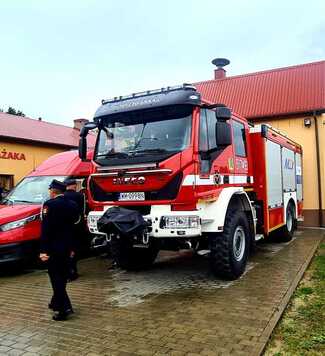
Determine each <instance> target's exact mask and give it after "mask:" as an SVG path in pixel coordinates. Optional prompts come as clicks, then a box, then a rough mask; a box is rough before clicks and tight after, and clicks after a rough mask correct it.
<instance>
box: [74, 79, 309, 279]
mask: <svg viewBox="0 0 325 356" xmlns="http://www.w3.org/2000/svg"><path fill="white" fill-rule="evenodd" d="M94 128H97V129H98V137H97V144H96V149H95V152H94V157H93V161H94V165H95V169H94V173H93V174H91V176H90V177H89V181H88V190H89V200H90V202H91V205H92V206H93V207H94V209H93V211H91V212H90V214H89V216H88V226H89V229H90V231H91V232H92V233H94V234H96V235H102V236H103V238H105V239H106V240H107V241H108V242H110V244H111V247H112V251H113V254H114V258H115V259H116V260H117V262H118V263H119V265H120V266H121V267H122V268H127V269H134V268H140V267H144V266H146V265H150V264H151V263H152V262H153V261H154V259H155V257H156V255H157V253H158V251H159V250H161V249H171V250H175V249H181V248H184V247H190V248H194V249H195V250H197V252H198V253H199V254H209V258H210V262H211V263H210V265H211V269H212V271H213V272H214V273H215V274H216V275H218V276H221V277H223V278H227V279H235V278H238V277H239V276H240V275H241V274H242V273H243V272H244V270H245V266H246V263H247V258H248V255H249V252H250V250H252V248H253V246H254V244H255V241H257V240H259V239H261V238H268V236H269V235H270V233H271V232H272V233H274V232H277V235H278V236H277V238H278V239H279V240H282V241H289V240H290V239H291V238H292V236H293V232H294V229H295V227H296V223H297V220H299V219H302V203H303V196H302V148H301V146H300V145H299V144H297V143H295V142H294V141H292V140H291V139H290V138H288V137H287V136H285V135H283V134H281V133H280V132H278V131H277V130H275V129H273V128H271V127H270V126H267V125H258V126H253V125H251V124H249V123H248V122H247V120H246V119H245V118H243V117H241V116H240V115H237V114H236V113H234V112H231V110H230V109H229V108H228V107H226V106H225V105H222V104H212V103H208V102H206V101H205V100H203V99H202V98H201V95H200V93H199V92H197V91H196V89H195V87H193V86H191V85H187V84H184V85H182V86H178V87H168V88H164V89H160V90H154V91H146V92H142V93H136V94H132V95H129V96H125V97H116V98H113V99H110V100H104V101H103V102H102V105H101V106H100V107H99V109H98V110H97V112H96V114H95V118H94V122H93V123H88V124H86V126H85V127H84V129H83V130H82V131H81V133H80V136H81V138H80V146H79V154H80V157H81V158H82V159H84V158H85V152H86V148H87V147H86V143H85V141H86V136H87V133H88V131H90V130H92V129H94ZM112 207H115V212H116V207H123V208H127V209H128V211H130V210H131V211H135V212H138V213H139V214H140V215H141V216H142V217H143V218H144V220H145V221H146V223H147V228H145V229H143V232H142V233H140V234H139V233H138V234H134V235H133V234H124V235H122V234H119V233H117V232H116V231H114V232H113V231H112V232H111V233H110V232H107V231H104V232H103V231H99V229H98V225H97V222H98V219H100V218H101V217H102V216H103V214H104V215H105V214H108V213H110V211H112ZM124 213H125V210H123V209H121V211H120V214H124ZM124 221H125V224H127V223H128V219H127V217H125V219H124ZM122 222H123V218H122Z"/></svg>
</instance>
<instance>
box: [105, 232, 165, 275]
mask: <svg viewBox="0 0 325 356" xmlns="http://www.w3.org/2000/svg"><path fill="white" fill-rule="evenodd" d="M158 252H159V250H158V248H156V247H155V245H154V244H153V243H149V244H148V246H147V247H141V248H140V247H133V245H132V243H131V242H130V241H128V239H123V238H122V237H121V238H120V239H116V238H114V239H112V241H111V254H112V258H113V260H114V261H115V262H116V264H117V265H118V266H119V267H121V268H123V269H126V270H140V269H145V268H148V267H150V266H151V265H152V264H153V262H154V261H155V259H156V257H157V254H158Z"/></svg>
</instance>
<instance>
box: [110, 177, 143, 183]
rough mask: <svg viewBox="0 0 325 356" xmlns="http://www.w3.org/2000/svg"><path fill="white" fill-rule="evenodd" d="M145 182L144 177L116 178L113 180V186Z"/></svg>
mask: <svg viewBox="0 0 325 356" xmlns="http://www.w3.org/2000/svg"><path fill="white" fill-rule="evenodd" d="M145 181H146V178H145V177H118V178H113V184H114V185H118V184H144V183H145Z"/></svg>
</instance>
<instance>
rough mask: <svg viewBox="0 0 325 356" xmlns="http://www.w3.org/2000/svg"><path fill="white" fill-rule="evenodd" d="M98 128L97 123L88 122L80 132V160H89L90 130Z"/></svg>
mask: <svg viewBox="0 0 325 356" xmlns="http://www.w3.org/2000/svg"><path fill="white" fill-rule="evenodd" d="M96 127H97V124H96V123H95V122H88V123H87V124H85V125H84V126H83V127H82V128H81V130H80V134H79V136H80V139H79V158H80V159H81V160H82V161H86V160H87V139H86V137H87V135H88V132H89V131H90V130H93V129H95V128H96Z"/></svg>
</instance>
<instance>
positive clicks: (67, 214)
mask: <svg viewBox="0 0 325 356" xmlns="http://www.w3.org/2000/svg"><path fill="white" fill-rule="evenodd" d="M79 218H80V216H79V209H78V206H77V204H76V203H75V202H73V201H71V200H69V199H68V198H66V197H65V196H64V195H59V196H57V197H55V198H54V199H49V200H47V201H46V202H45V203H44V205H43V208H42V225H41V240H40V244H41V246H40V252H41V253H47V254H48V255H51V254H61V255H62V254H64V255H65V254H68V253H70V252H71V251H74V250H75V246H76V243H75V236H74V228H75V223H77V222H78V220H79Z"/></svg>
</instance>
